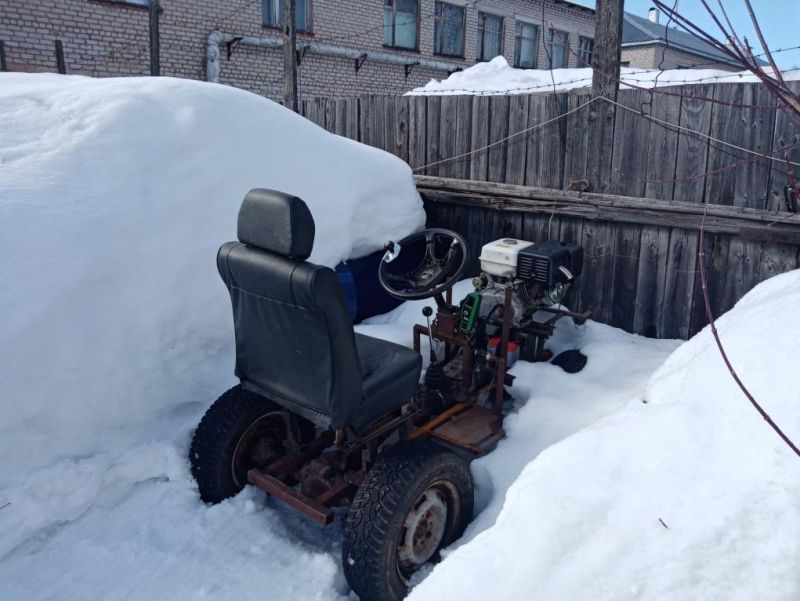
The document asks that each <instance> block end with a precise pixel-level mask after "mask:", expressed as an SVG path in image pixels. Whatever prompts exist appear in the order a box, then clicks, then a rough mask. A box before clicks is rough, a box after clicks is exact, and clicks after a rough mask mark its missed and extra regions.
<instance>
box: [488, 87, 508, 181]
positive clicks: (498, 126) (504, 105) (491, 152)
mask: <svg viewBox="0 0 800 601" xmlns="http://www.w3.org/2000/svg"><path fill="white" fill-rule="evenodd" d="M509 101H510V97H509V96H491V97H490V98H489V144H493V146H491V147H490V148H489V149H488V152H487V158H488V167H487V172H486V178H487V179H488V180H489V181H493V182H502V181H505V178H506V157H507V156H508V143H507V142H506V141H505V140H506V138H507V137H508V133H509V132H508V115H509Z"/></svg>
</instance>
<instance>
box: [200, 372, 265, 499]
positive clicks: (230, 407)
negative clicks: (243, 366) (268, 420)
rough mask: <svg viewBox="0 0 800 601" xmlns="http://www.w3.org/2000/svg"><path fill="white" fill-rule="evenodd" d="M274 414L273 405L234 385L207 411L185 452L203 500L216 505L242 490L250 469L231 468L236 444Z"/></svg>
mask: <svg viewBox="0 0 800 601" xmlns="http://www.w3.org/2000/svg"><path fill="white" fill-rule="evenodd" d="M278 413H280V407H278V405H276V404H275V403H274V402H272V401H270V400H269V399H267V398H264V397H262V396H260V395H257V394H255V393H252V392H248V391H246V390H244V389H243V388H242V387H241V386H234V387H233V388H231V389H230V390H228V391H227V392H225V393H224V394H223V395H222V396H220V397H219V398H218V399H217V400H216V401H214V403H213V404H212V405H211V407H209V408H208V411H206V413H205V415H204V416H203V418H202V419H201V420H200V423H199V425H198V426H197V430H195V433H194V437H193V438H192V444H191V447H190V449H189V463H190V464H191V466H192V476H194V479H195V480H196V481H197V487H198V489H199V490H200V498H202V499H203V501H205V502H206V503H219V502H220V501H223V500H224V499H227V498H228V497H232V496H234V495H235V494H237V493H238V492H239V491H240V490H242V488H244V485H245V484H246V469H247V467H250V466H246V465H244V466H240V467H239V469H235V468H234V455H235V454H236V453H237V449H238V447H239V443H240V441H242V439H243V435H244V434H245V433H246V432H248V431H249V429H250V428H251V427H252V426H253V425H254V424H256V423H258V422H259V420H260V419H262V418H264V417H265V416H270V415H276V416H277V414H278ZM236 472H238V473H236Z"/></svg>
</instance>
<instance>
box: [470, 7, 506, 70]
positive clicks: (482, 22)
mask: <svg viewBox="0 0 800 601" xmlns="http://www.w3.org/2000/svg"><path fill="white" fill-rule="evenodd" d="M487 17H491V18H493V19H500V31H499V32H498V33H499V35H500V53H499V54H495V55H494V56H492V57H490V58H486V57H485V55H484V52H485V47H484V41H485V35H486V18H487ZM505 37H506V18H505V17H504V16H503V15H498V14H495V13H491V12H487V11H483V10H479V11H478V48H477V52H476V53H475V61H476V62H478V63H487V62H489V61H490V60H492V59H493V58H496V57H498V56H503V53H504V51H505Z"/></svg>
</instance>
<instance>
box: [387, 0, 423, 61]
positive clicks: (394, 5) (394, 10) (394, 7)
mask: <svg viewBox="0 0 800 601" xmlns="http://www.w3.org/2000/svg"><path fill="white" fill-rule="evenodd" d="M414 1H415V3H416V5H417V21H416V24H415V25H414V28H415V31H414V33H415V36H414V47H413V48H411V47H409V46H398V45H397V0H384V2H383V11H384V14H385V13H386V9H387V8H388V6H387V3H388V2H391V3H392V43H391V44H387V43H386V25H384V26H383V29H384V32H383V47H384V48H391V49H392V50H405V51H407V52H419V25H420V14H419V13H420V0H414Z"/></svg>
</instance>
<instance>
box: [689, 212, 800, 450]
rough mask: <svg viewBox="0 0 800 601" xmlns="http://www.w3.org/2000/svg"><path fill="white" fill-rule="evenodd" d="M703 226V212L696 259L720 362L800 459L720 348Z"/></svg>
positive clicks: (704, 213)
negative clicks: (707, 274) (722, 362)
mask: <svg viewBox="0 0 800 601" xmlns="http://www.w3.org/2000/svg"><path fill="white" fill-rule="evenodd" d="M705 225H706V211H704V212H703V221H702V223H701V224H700V250H699V252H698V257H699V259H700V285H701V287H702V288H703V301H704V303H705V306H706V317H707V318H708V323H709V325H710V326H711V333H712V334H713V335H714V340H715V341H716V343H717V348H718V349H719V353H720V355H722V360H723V361H724V362H725V365H726V366H727V368H728V371H729V372H730V374H731V377H732V378H733V379H734V381H735V382H736V384H737V385H738V386H739V388H740V389H741V391H742V392H743V393H744V395H745V396H746V397H747V400H748V401H750V404H751V405H753V407H754V408H755V410H756V411H758V413H759V415H761V417H762V418H763V419H764V421H766V422H767V424H769V427H770V428H772V429H773V430H774V431H775V433H776V434H777V435H778V436H780V437H781V440H783V442H785V443H786V445H787V446H788V447H789V448H790V449H792V451H794V454H795V455H797V456H798V457H800V449H799V448H797V445H795V444H794V442H792V440H791V438H789V437H788V436H787V435H786V434H785V433H784V431H783V430H781V428H780V426H778V424H776V423H775V421H774V420H773V419H772V418H771V417H770V416H769V414H768V413H767V412H766V411H765V410H764V408H763V407H762V406H761V405H760V404H759V403H758V401H756V399H755V398H754V397H753V395H752V394H750V391H749V390H748V389H747V387H746V386H745V385H744V383H743V382H742V380H741V378H739V374H737V373H736V370H735V369H734V368H733V365H731V362H730V359H728V354H727V353H726V352H725V347H724V346H722V340H720V337H719V332H718V331H717V324H716V323H715V322H714V313H713V311H712V310H711V299H710V298H709V294H708V282H707V277H706V251H705Z"/></svg>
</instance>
